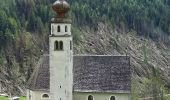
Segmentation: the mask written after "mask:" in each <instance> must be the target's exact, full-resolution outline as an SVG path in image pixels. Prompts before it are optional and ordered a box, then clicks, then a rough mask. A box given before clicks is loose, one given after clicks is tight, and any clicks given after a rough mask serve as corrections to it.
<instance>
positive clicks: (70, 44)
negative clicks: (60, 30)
mask: <svg viewBox="0 0 170 100" xmlns="http://www.w3.org/2000/svg"><path fill="white" fill-rule="evenodd" d="M70 50H72V41H70Z"/></svg>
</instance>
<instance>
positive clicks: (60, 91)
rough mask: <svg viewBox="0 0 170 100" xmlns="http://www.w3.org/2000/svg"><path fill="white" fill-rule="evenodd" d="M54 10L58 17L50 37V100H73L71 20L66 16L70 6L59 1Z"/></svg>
mask: <svg viewBox="0 0 170 100" xmlns="http://www.w3.org/2000/svg"><path fill="white" fill-rule="evenodd" d="M52 8H53V10H54V11H55V12H56V13H57V16H56V17H55V18H52V20H51V35H50V37H49V53H50V54H49V59H50V60H49V61H50V63H49V64H50V95H51V96H50V100H72V91H73V89H72V88H73V72H72V70H73V50H72V48H73V47H72V34H71V19H69V18H68V17H67V15H66V13H67V12H68V11H69V9H70V5H69V4H68V3H67V2H66V1H64V0H57V1H56V2H55V3H54V4H53V6H52Z"/></svg>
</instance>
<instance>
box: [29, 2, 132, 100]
mask: <svg viewBox="0 0 170 100" xmlns="http://www.w3.org/2000/svg"><path fill="white" fill-rule="evenodd" d="M69 8H70V6H69V4H68V3H67V2H66V1H64V0H58V1H56V2H55V3H54V4H53V10H54V11H55V12H56V13H57V16H56V17H55V18H53V19H52V20H51V34H50V36H49V54H44V55H43V56H42V57H41V58H40V60H39V63H38V64H37V66H36V67H35V70H34V72H33V74H32V76H31V78H30V79H29V81H28V87H27V100H130V99H131V70H130V58H129V57H128V56H113V55H73V40H72V33H71V19H70V18H68V17H67V16H66V13H67V12H68V10H69Z"/></svg>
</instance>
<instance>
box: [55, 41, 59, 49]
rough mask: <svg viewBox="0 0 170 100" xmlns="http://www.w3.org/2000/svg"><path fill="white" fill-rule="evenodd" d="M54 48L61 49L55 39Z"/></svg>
mask: <svg viewBox="0 0 170 100" xmlns="http://www.w3.org/2000/svg"><path fill="white" fill-rule="evenodd" d="M54 50H59V46H58V41H55V43H54Z"/></svg>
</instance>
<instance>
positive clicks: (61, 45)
mask: <svg viewBox="0 0 170 100" xmlns="http://www.w3.org/2000/svg"><path fill="white" fill-rule="evenodd" d="M59 45H60V50H63V41H60V43H59Z"/></svg>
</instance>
